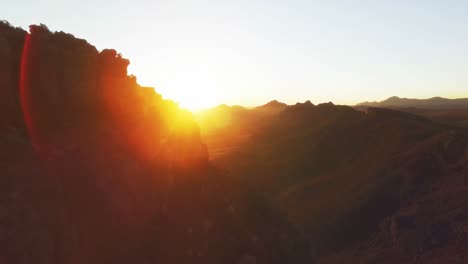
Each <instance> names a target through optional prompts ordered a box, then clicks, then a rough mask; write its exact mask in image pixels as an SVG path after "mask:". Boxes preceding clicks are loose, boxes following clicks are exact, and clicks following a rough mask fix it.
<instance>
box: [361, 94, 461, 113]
mask: <svg viewBox="0 0 468 264" xmlns="http://www.w3.org/2000/svg"><path fill="white" fill-rule="evenodd" d="M357 106H358V107H384V108H419V109H439V110H441V109H468V98H457V99H447V98H443V97H432V98H429V99H411V98H400V97H397V96H393V97H390V98H388V99H386V100H384V101H381V102H363V103H360V104H357Z"/></svg>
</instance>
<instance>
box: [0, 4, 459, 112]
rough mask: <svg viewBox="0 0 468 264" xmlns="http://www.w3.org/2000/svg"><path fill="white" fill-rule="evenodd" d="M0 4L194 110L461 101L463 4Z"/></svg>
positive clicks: (17, 18) (24, 22)
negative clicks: (115, 58)
mask: <svg viewBox="0 0 468 264" xmlns="http://www.w3.org/2000/svg"><path fill="white" fill-rule="evenodd" d="M1 1H5V3H2V4H1V6H2V7H1V11H0V18H1V19H6V20H8V21H9V22H10V23H12V24H13V25H15V26H21V27H23V28H25V29H27V26H28V25H29V24H38V23H44V24H46V25H47V26H48V27H49V28H50V29H51V30H63V31H65V32H69V33H72V34H74V35H75V36H77V37H80V38H85V39H86V40H88V42H90V43H92V44H93V45H95V46H96V47H97V48H98V49H103V48H114V49H116V50H118V51H119V52H121V53H122V54H123V55H124V56H125V57H127V58H129V59H130V60H131V66H130V69H129V70H130V73H133V74H135V75H136V76H137V77H138V81H139V83H140V84H143V85H147V86H154V87H155V88H156V90H157V91H158V92H160V93H162V94H163V95H164V96H165V97H166V98H171V99H175V100H176V101H179V102H180V103H181V104H182V105H183V106H188V107H192V108H197V107H207V106H213V105H216V104H219V103H227V104H241V105H248V106H249V105H258V104H263V103H265V102H267V101H269V100H272V99H277V100H280V101H284V102H286V103H295V102H297V101H305V100H311V101H312V102H314V103H319V102H324V101H333V102H335V103H340V104H354V103H358V102H361V101H367V100H369V101H373V100H382V99H385V98H386V97H389V96H393V95H397V96H401V97H415V98H427V97H433V96H444V97H449V98H454V97H468V30H467V28H466V27H467V26H468V1H466V0H464V1H453V0H444V1H431V0H426V1H415V0H407V1H401V0H388V1H379V0H367V1H366V0H355V1H352V0H341V1H336V0H322V1H319V0H317V1H314V0H301V1H298V0H284V1H275V0H248V1H244V0H236V1H222V0H216V1H215V0H213V1H207V0H193V1H189V0H185V1H182V0H164V1H163V0H133V1H119V0H74V1H64V0H41V1H38V0H15V1H8V0H1Z"/></svg>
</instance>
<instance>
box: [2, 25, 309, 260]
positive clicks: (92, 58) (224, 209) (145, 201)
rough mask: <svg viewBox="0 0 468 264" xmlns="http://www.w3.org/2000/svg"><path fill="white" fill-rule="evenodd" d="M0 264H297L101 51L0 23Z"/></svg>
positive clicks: (270, 213) (257, 214)
mask: <svg viewBox="0 0 468 264" xmlns="http://www.w3.org/2000/svg"><path fill="white" fill-rule="evenodd" d="M0 54H1V56H2V57H1V58H2V59H1V60H0V69H1V71H0V83H1V86H0V93H1V95H2V96H0V114H1V117H2V119H1V120H0V173H1V175H2V177H0V263H44V264H45V263H57V264H59V263H60V264H62V263H233V264H234V263H243V262H244V263H245V261H255V262H256V263H309V262H310V257H309V255H310V254H309V252H308V247H307V244H306V243H305V241H304V239H303V238H301V236H300V234H299V233H298V232H297V231H296V230H295V229H294V228H292V227H291V225H290V224H289V223H288V222H287V221H286V220H285V219H283V218H282V216H281V215H280V214H278V213H276V212H275V211H274V210H272V208H271V207H270V206H268V204H267V203H266V202H265V201H264V200H263V199H262V198H261V197H255V196H252V195H250V194H249V193H248V192H246V191H245V189H244V188H243V186H241V185H239V184H238V183H235V182H233V181H232V180H230V179H229V178H227V177H224V175H222V174H220V173H219V172H218V171H217V170H216V169H214V168H212V166H211V165H210V164H209V162H208V155H207V151H206V148H205V145H204V143H203V142H202V140H201V138H200V132H199V129H198V125H197V124H196V122H195V121H194V119H193V117H192V115H191V114H190V113H188V112H186V111H183V110H181V109H180V108H179V107H178V106H177V105H176V104H175V103H173V102H171V101H167V100H163V99H162V97H161V96H160V95H159V94H157V93H156V92H155V91H154V90H153V89H152V88H148V87H142V86H140V85H139V84H138V83H137V82H136V78H135V77H134V76H129V75H128V74H127V66H128V64H129V61H128V60H127V59H125V58H123V57H122V56H121V55H119V54H118V53H117V52H116V51H115V50H103V51H100V52H99V51H97V50H96V48H95V47H93V46H92V45H90V44H88V43H87V42H86V41H85V40H82V39H77V38H75V37H73V36H72V35H70V34H66V33H63V32H50V31H49V30H48V29H47V28H46V27H45V26H31V28H30V33H27V32H25V31H24V30H22V29H18V28H13V27H12V26H10V25H8V24H7V23H3V22H1V23H0Z"/></svg>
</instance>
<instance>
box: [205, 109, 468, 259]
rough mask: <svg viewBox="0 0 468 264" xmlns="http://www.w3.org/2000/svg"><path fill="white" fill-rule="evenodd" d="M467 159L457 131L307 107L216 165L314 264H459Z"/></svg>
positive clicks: (467, 140) (379, 113)
mask: <svg viewBox="0 0 468 264" xmlns="http://www.w3.org/2000/svg"><path fill="white" fill-rule="evenodd" d="M467 157H468V134H467V131H466V130H465V129H463V128H459V127H453V126H449V125H445V124H441V123H438V122H434V121H432V120H429V119H426V118H424V117H421V116H418V115H413V114H410V113H406V112H400V111H396V110H390V109H381V108H371V107H369V108H368V109H367V111H366V112H362V111H357V110H355V109H353V108H351V107H348V106H339V105H334V104H332V103H326V104H319V105H313V104H312V103H310V102H305V103H298V104H296V105H292V106H288V107H287V108H286V109H284V110H283V111H281V112H280V113H278V114H277V115H276V116H274V117H272V118H271V119H269V121H268V122H267V124H263V125H262V127H261V129H258V130H256V131H255V133H253V134H252V135H251V136H250V138H249V139H248V140H247V141H245V142H244V143H243V144H242V146H241V147H238V148H235V149H232V151H229V152H226V153H224V155H222V156H219V157H217V158H215V159H213V162H214V163H215V164H216V165H218V166H219V167H221V168H224V169H225V170H226V171H227V172H228V175H230V176H231V177H232V178H234V179H236V180H237V181H239V182H242V183H243V184H244V185H246V186H248V187H249V188H250V189H252V190H255V192H258V193H261V194H262V195H263V196H264V197H265V198H266V199H267V200H269V201H270V203H271V204H273V205H274V206H276V207H277V208H278V210H279V211H281V212H282V213H283V214H284V215H286V216H287V218H288V219H289V221H290V222H291V223H293V225H294V226H295V227H296V228H297V229H299V230H301V232H302V234H303V235H304V236H305V237H307V238H308V239H309V243H310V245H311V251H312V252H313V254H314V255H315V256H316V258H317V259H318V260H319V263H413V262H412V261H414V259H423V260H426V261H427V263H430V262H429V261H432V263H447V261H449V260H453V259H457V260H458V261H459V262H458V263H462V262H460V260H461V259H463V258H466V251H463V250H461V249H462V248H463V249H466V248H468V247H467V246H468V244H467V242H466V241H468V240H467V234H466V232H465V231H462V230H464V229H465V228H466V224H465V223H466V220H465V219H466V214H465V212H466V211H467V210H468V202H467V199H466V197H467V196H466V194H464V192H466V190H467V189H466V188H467V187H466V184H465V183H462V182H465V181H466V177H468V174H467V173H468V163H467V162H466V161H467ZM426 261H423V262H424V263H426ZM455 263H456V262H455Z"/></svg>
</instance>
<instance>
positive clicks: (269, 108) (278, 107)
mask: <svg viewBox="0 0 468 264" xmlns="http://www.w3.org/2000/svg"><path fill="white" fill-rule="evenodd" d="M286 107H288V105H287V104H285V103H281V102H278V101H277V100H273V101H270V102H268V103H266V104H264V105H261V106H257V107H255V110H256V111H261V112H265V113H270V114H276V113H279V112H281V111H283V110H284V109H286Z"/></svg>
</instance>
